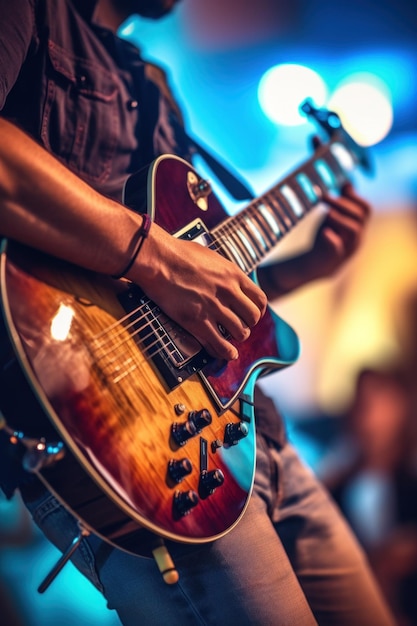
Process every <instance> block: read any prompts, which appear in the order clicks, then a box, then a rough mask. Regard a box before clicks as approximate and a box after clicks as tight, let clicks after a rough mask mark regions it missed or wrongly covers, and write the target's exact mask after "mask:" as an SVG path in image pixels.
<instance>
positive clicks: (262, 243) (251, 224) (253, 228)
mask: <svg viewBox="0 0 417 626" xmlns="http://www.w3.org/2000/svg"><path fill="white" fill-rule="evenodd" d="M243 221H244V226H245V229H246V231H248V232H249V231H250V232H251V233H252V236H253V237H254V241H255V245H256V246H257V247H258V249H259V251H260V253H261V254H265V252H267V251H269V246H268V242H267V241H266V239H265V237H264V236H263V234H262V232H261V231H260V228H259V224H258V222H257V219H256V215H252V216H250V215H245V218H244V220H243Z"/></svg>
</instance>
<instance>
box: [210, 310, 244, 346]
mask: <svg viewBox="0 0 417 626" xmlns="http://www.w3.org/2000/svg"><path fill="white" fill-rule="evenodd" d="M217 328H218V329H219V333H220V334H221V335H222V336H223V337H224V338H225V339H228V340H230V339H234V340H235V341H238V342H239V343H241V342H242V341H246V339H248V338H249V337H250V328H249V326H248V325H247V324H246V323H245V322H244V321H243V320H242V319H241V318H240V317H238V316H237V315H235V314H234V313H233V311H231V310H227V309H225V311H224V315H223V317H222V319H221V321H219V322H218V323H217Z"/></svg>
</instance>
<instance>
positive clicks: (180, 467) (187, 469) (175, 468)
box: [168, 459, 193, 483]
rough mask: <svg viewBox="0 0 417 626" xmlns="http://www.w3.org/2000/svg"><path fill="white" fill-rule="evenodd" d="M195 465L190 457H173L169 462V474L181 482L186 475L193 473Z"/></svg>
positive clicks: (175, 480)
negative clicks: (176, 458)
mask: <svg viewBox="0 0 417 626" xmlns="http://www.w3.org/2000/svg"><path fill="white" fill-rule="evenodd" d="M192 469H193V466H192V464H191V461H190V460H189V459H180V460H175V459H171V460H170V461H169V463H168V474H169V476H170V477H171V478H172V480H173V481H174V482H176V483H180V482H181V481H182V479H183V478H184V476H188V474H191V472H192Z"/></svg>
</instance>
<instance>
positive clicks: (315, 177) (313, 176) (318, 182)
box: [306, 161, 327, 203]
mask: <svg viewBox="0 0 417 626" xmlns="http://www.w3.org/2000/svg"><path fill="white" fill-rule="evenodd" d="M306 171H307V172H308V177H309V178H310V180H311V181H312V182H313V185H314V186H316V187H317V188H318V189H319V190H320V194H316V195H317V203H319V202H320V200H321V196H322V194H323V193H326V192H327V186H326V185H325V184H324V182H323V180H322V178H321V176H320V174H319V173H318V172H317V170H316V168H315V166H314V163H313V161H312V162H311V163H309V164H308V166H307V167H306Z"/></svg>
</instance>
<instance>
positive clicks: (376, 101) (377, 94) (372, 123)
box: [328, 73, 394, 146]
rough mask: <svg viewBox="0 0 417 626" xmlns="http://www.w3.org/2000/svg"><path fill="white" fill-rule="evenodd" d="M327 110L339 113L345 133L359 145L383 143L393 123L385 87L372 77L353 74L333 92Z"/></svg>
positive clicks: (389, 98)
mask: <svg viewBox="0 0 417 626" xmlns="http://www.w3.org/2000/svg"><path fill="white" fill-rule="evenodd" d="M328 107H329V108H330V109H331V110H333V111H335V112H336V113H338V114H339V116H340V118H341V120H342V123H343V126H344V127H345V129H346V130H347V132H348V133H349V134H350V135H351V136H352V137H353V138H354V139H355V141H357V143H359V144H360V145H362V146H372V145H375V144H377V143H379V142H380V141H382V140H383V139H384V138H385V137H386V136H387V135H388V133H389V131H390V130H391V127H392V124H393V119H394V115H393V107H392V102H391V96H390V93H389V91H388V88H387V86H386V85H385V83H383V82H382V81H381V80H379V79H378V78H377V77H376V76H374V75H373V74H367V73H360V74H352V75H351V76H350V77H349V78H347V79H345V80H344V81H343V83H341V84H340V85H339V86H337V87H336V89H335V90H334V92H333V94H332V96H331V98H330V100H329V103H328Z"/></svg>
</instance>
